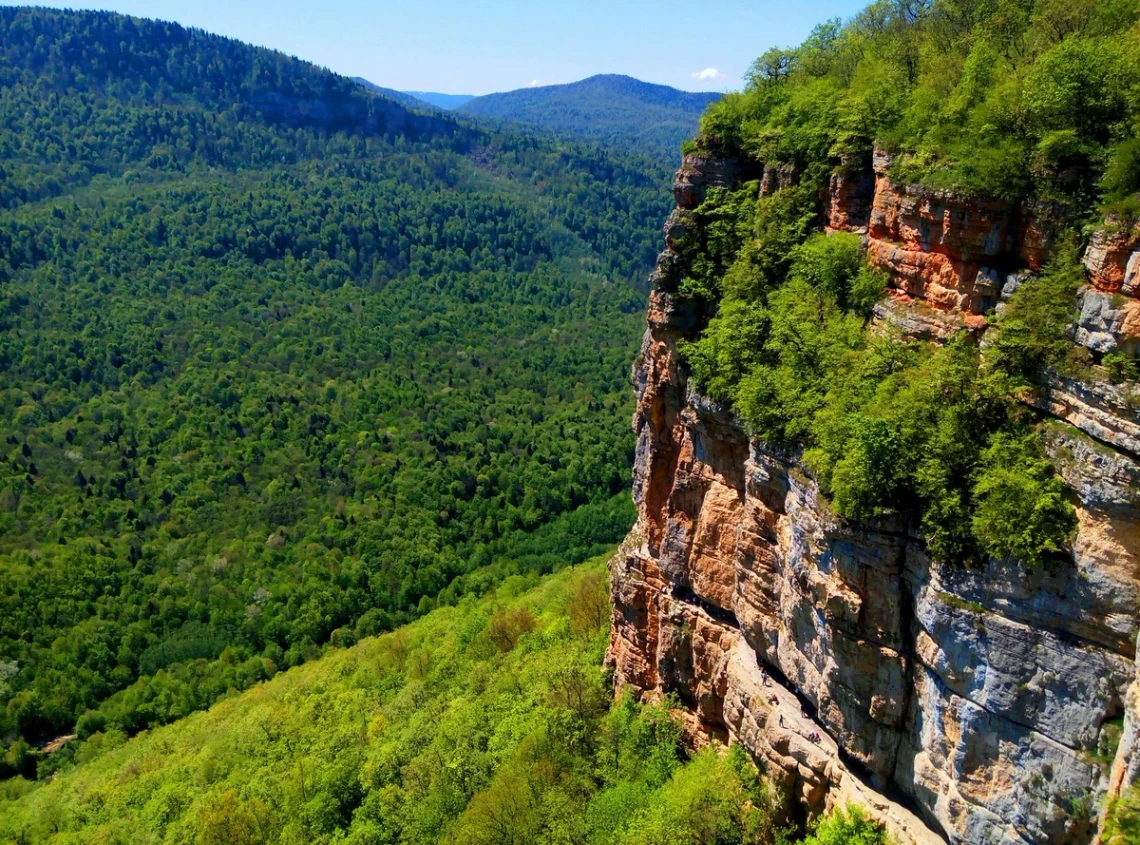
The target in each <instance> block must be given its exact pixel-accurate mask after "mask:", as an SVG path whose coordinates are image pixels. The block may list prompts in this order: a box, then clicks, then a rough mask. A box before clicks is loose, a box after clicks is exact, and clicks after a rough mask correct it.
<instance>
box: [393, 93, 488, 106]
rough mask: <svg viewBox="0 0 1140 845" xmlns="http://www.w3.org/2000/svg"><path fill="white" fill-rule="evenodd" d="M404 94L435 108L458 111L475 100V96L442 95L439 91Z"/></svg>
mask: <svg viewBox="0 0 1140 845" xmlns="http://www.w3.org/2000/svg"><path fill="white" fill-rule="evenodd" d="M403 93H405V94H408V95H410V96H412V97H415V98H416V99H417V100H423V101H424V102H425V103H431V104H432V105H433V106H439V107H440V108H441V109H457V108H459V107H460V106H462V105H464V104H465V103H469V102H471V101H472V100H474V99H475V95H474V94H440V93H439V92H437V91H404V92H403Z"/></svg>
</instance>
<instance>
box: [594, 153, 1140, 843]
mask: <svg viewBox="0 0 1140 845" xmlns="http://www.w3.org/2000/svg"><path fill="white" fill-rule="evenodd" d="M888 165H889V162H888V161H887V160H886V157H885V156H881V155H877V156H876V159H875V169H874V172H873V173H858V172H855V173H846V174H843V175H840V176H837V177H836V178H835V179H833V181H832V184H831V189H830V191H829V195H828V196H827V197H825V198H824V199H825V203H824V207H825V210H826V211H827V213H828V216H829V222H830V226H831V227H832V228H834V229H845V230H852V231H858V232H861V233H863V234H865V235H866V239H867V249H868V255H869V256H870V258H871V260H872V261H873V262H874V263H876V264H878V265H879V266H880V267H882V268H884V269H885V270H887V272H888V273H889V275H890V278H891V280H892V285H893V286H894V294H893V296H892V298H891V299H890V300H889V301H888V302H887V303H885V304H884V306H882V307H881V308H880V311H879V313H878V319H879V320H880V321H890V322H893V323H895V324H897V325H900V326H902V327H903V329H904V331H907V332H909V333H911V334H913V335H916V336H923V337H929V338H933V339H937V338H938V337H944V336H947V335H949V334H950V333H952V332H954V331H957V330H959V329H960V328H962V327H963V326H965V327H967V328H970V329H971V330H974V331H978V332H982V331H984V329H985V319H984V317H982V316H981V312H982V311H984V310H986V309H987V308H989V307H990V306H991V305H993V304H994V303H996V302H997V301H998V300H999V299H1000V298H1001V295H1002V290H1003V289H1005V288H1007V287H1008V286H1009V285H1011V284H1012V285H1016V283H1017V282H1018V279H1019V277H1018V275H1017V271H1018V270H1019V268H1024V267H1034V266H1038V265H1040V264H1041V263H1042V262H1043V261H1044V260H1045V259H1046V258H1047V255H1048V249H1049V237H1048V234H1047V232H1046V231H1045V227H1044V226H1042V225H1041V224H1040V223H1039V222H1038V220H1037V218H1036V217H1035V216H1034V215H1033V214H1032V213H1031V210H1029V209H1024V208H1017V209H1015V208H1010V207H1007V206H1003V205H1001V204H997V203H995V204H988V205H983V204H971V203H969V202H967V201H966V200H964V199H961V198H957V197H953V196H950V195H946V194H935V193H931V192H924V191H921V190H919V189H915V188H909V187H901V186H896V185H894V184H893V183H892V181H891V179H890V176H889V172H888ZM741 171H742V168H741V167H740V166H739V165H738V164H736V163H734V162H727V161H717V160H715V159H710V158H707V157H697V156H691V157H687V158H686V161H685V163H684V166H683V167H682V170H681V172H680V173H679V174H678V179H677V183H676V190H675V194H676V198H677V202H678V212H676V213H674V215H673V216H672V217H671V218H670V223H669V224H668V225H667V227H666V233H667V239H668V240H669V241H670V242H672V240H673V239H675V238H676V237H678V236H679V232H680V231H683V229H684V227H685V226H687V225H689V222H688V220H687V217H686V215H687V214H688V213H689V211H690V210H692V209H694V208H696V206H697V205H699V203H700V202H701V199H702V198H703V196H704V194H705V191H706V190H707V187H708V186H709V185H724V186H731V185H734V184H736V183H737V181H738V180H739V179H740V178H741V175H742V173H741ZM758 176H759V174H753V177H752V178H757V177H758ZM792 179H794V174H789V173H781V172H779V171H777V170H772V171H771V172H764V173H763V178H762V179H761V184H760V190H764V191H770V190H774V189H775V188H776V187H778V186H779V184H780V183H781V181H783V182H784V183H787V182H788V181H790V180H792ZM1138 247H1140V233H1138V232H1123V231H1119V230H1116V231H1113V230H1106V232H1105V233H1104V234H1103V235H1102V236H1098V238H1097V239H1094V241H1093V244H1092V247H1090V249H1089V251H1088V255H1087V257H1086V264H1087V266H1088V268H1089V271H1090V286H1089V289H1088V291H1087V292H1086V293H1084V294H1083V295H1082V296H1083V303H1084V304H1083V311H1082V321H1081V327H1080V330H1079V331H1080V332H1084V334H1080V333H1078V337H1077V340H1078V341H1079V342H1082V343H1085V344H1087V345H1089V346H1090V347H1092V348H1093V349H1094V350H1097V351H1107V350H1111V349H1114V348H1118V347H1123V346H1126V345H1128V344H1132V343H1135V342H1136V340H1137V337H1138V335H1140V331H1138V330H1137V325H1136V314H1137V312H1138V310H1140V304H1138V303H1137V301H1136V298H1135V296H1136V294H1137V287H1138V280H1137V276H1138V266H1140V258H1138V257H1137V256H1138V255H1140V253H1137V252H1136V250H1137V248H1138ZM678 261H679V259H678V258H677V256H676V255H675V254H673V253H672V250H666V253H665V254H664V255H663V257H662V261H661V263H660V264H659V266H658V270H657V272H656V274H655V275H656V278H657V281H658V282H659V286H658V290H656V291H655V292H654V294H653V295H652V297H651V301H650V308H649V320H648V322H649V327H648V331H647V332H646V335H645V339H644V343H643V346H642V350H641V354H640V356H639V358H638V361H637V364H636V366H635V369H634V380H635V386H636V389H637V394H638V408H637V412H636V416H635V419H634V429H635V431H636V433H637V438H638V440H637V461H636V466H635V470H634V497H635V500H636V502H637V506H638V514H639V516H638V521H637V524H636V526H635V527H634V529H633V531H632V533H631V535H630V538H629V540H628V541H627V543H626V544H625V546H624V547H623V550H622V552H621V553H619V555H618V556H617V557H616V558H615V562H614V564H613V572H612V588H613V599H614V626H613V636H612V641H611V647H610V654H609V661H610V663H611V664H612V665H613V667H614V669H615V676H616V682H617V684H618V685H619V686H620V687H623V688H627V689H631V690H633V691H635V692H636V693H638V694H641V695H643V696H647V697H656V696H661V695H664V694H667V693H673V694H675V695H676V696H677V698H678V699H679V701H680V702H681V703H682V704H683V706H684V710H685V714H686V719H687V725H688V734H689V736H690V739H691V741H692V742H694V743H695V744H698V743H701V742H704V741H707V740H708V739H709V738H719V739H721V740H724V741H729V742H735V743H740V744H742V745H744V746H745V747H746V748H747V749H748V750H749V751H750V752H751V753H752V754H753V755H754V757H755V758H756V759H757V760H758V761H759V762H760V763H761V764H762V765H763V766H764V767H765V768H766V769H767V770H768V772H769V773H770V774H771V775H772V776H773V777H774V778H775V779H776V780H777V782H779V783H780V784H781V785H782V786H783V787H785V788H786V790H787V791H788V792H789V794H790V795H792V796H794V797H795V798H796V799H798V804H799V806H800V807H802V808H803V809H804V810H806V811H807V812H809V813H813V814H814V813H818V812H820V811H822V810H823V809H825V808H826V807H828V806H831V805H834V804H841V803H846V802H850V801H857V802H860V803H864V804H867V805H869V806H870V807H871V808H872V809H873V810H874V812H876V813H877V814H878V815H879V816H880V817H881V818H882V819H883V820H884V821H885V822H886V823H887V825H888V826H889V827H890V829H891V830H892V831H893V832H894V833H895V834H896V835H897V836H898V837H899V838H900V839H901V840H902V841H903V842H938V841H942V840H943V839H948V840H950V841H952V842H970V843H973V842H985V843H1044V842H1079V843H1086V842H1090V841H1093V840H1094V839H1095V838H1096V834H1097V828H1098V823H1099V815H1100V812H1101V808H1102V807H1103V804H1104V800H1105V798H1106V797H1107V796H1109V795H1111V794H1116V793H1118V792H1119V791H1120V790H1121V789H1122V788H1124V787H1125V786H1126V785H1128V784H1129V783H1131V782H1132V781H1133V780H1134V779H1136V777H1137V776H1138V774H1140V771H1138V770H1140V685H1138V684H1137V683H1136V677H1137V673H1136V663H1135V660H1136V642H1137V635H1138V633H1140V619H1138V613H1137V609H1138V607H1140V410H1138V408H1137V405H1136V403H1135V400H1134V399H1130V398H1129V397H1128V396H1125V395H1123V394H1122V393H1121V392H1120V391H1119V390H1117V389H1115V388H1112V387H1109V386H1104V385H1100V386H1093V385H1086V384H1080V383H1076V382H1072V381H1069V380H1065V379H1061V378H1055V379H1054V380H1053V382H1052V383H1051V384H1050V385H1049V387H1048V389H1046V390H1043V391H1042V392H1041V393H1040V394H1039V395H1037V396H1033V397H1028V399H1027V401H1030V402H1031V403H1033V404H1034V405H1035V406H1036V407H1037V408H1038V409H1039V410H1040V412H1041V414H1042V417H1043V418H1052V420H1053V422H1052V423H1050V424H1049V426H1048V429H1047V438H1046V439H1047V441H1048V443H1049V446H1050V448H1051V450H1052V452H1053V455H1054V458H1055V460H1056V462H1057V464H1058V466H1059V467H1060V470H1061V472H1062V473H1063V475H1064V477H1065V480H1066V482H1067V483H1068V485H1069V486H1070V487H1071V489H1072V490H1073V491H1074V492H1073V495H1074V499H1075V501H1074V504H1075V506H1076V508H1077V511H1078V514H1079V519H1080V528H1079V531H1078V534H1077V536H1076V539H1075V541H1074V543H1073V548H1072V555H1071V559H1070V560H1069V561H1068V562H1067V564H1066V565H1064V566H1060V567H1057V568H1054V569H1048V570H1027V569H1024V568H1022V567H1020V566H1017V565H1013V564H1009V563H1005V562H998V561H994V562H991V563H990V564H989V565H988V566H985V567H982V568H978V569H964V568H961V567H942V566H938V565H935V564H933V563H932V562H931V561H930V560H929V558H928V557H927V555H926V553H925V549H924V546H923V543H922V540H921V538H920V537H919V536H916V534H915V533H914V532H913V527H912V526H908V525H907V524H905V523H904V522H902V521H890V520H883V521H880V522H876V523H871V524H864V525H852V524H849V523H846V522H844V521H842V520H840V519H838V518H836V517H835V516H834V515H833V514H832V512H831V511H830V509H829V507H828V504H827V502H826V501H825V499H824V498H823V497H822V496H821V495H820V493H819V490H818V488H817V487H816V485H815V484H814V482H813V481H812V480H811V478H810V477H809V475H808V474H807V473H806V472H805V471H804V470H803V468H802V466H801V463H800V457H799V455H797V454H795V453H785V452H781V451H778V450H775V449H773V448H770V447H768V446H766V445H765V444H763V443H760V442H756V441H753V440H750V438H749V437H748V435H747V433H746V432H745V431H744V429H743V427H742V426H741V425H740V423H739V422H738V420H737V419H735V417H734V416H733V415H732V414H731V412H729V411H728V410H727V409H725V408H723V407H720V406H718V405H716V404H715V403H712V402H710V401H708V400H707V399H705V398H704V397H702V396H701V395H700V394H699V393H698V392H697V391H696V390H695V389H694V387H693V385H692V384H691V383H690V381H689V379H688V377H687V373H686V370H685V367H684V365H683V363H682V361H681V360H680V358H679V355H678V342H679V341H680V340H681V339H683V338H684V337H685V336H686V334H687V333H688V332H690V331H691V330H692V328H693V327H694V326H695V325H697V324H698V323H699V317H700V315H699V314H696V313H694V312H693V310H692V309H693V306H692V305H691V304H690V303H689V302H687V301H684V300H681V299H679V298H677V297H676V296H674V294H673V293H671V292H669V289H670V287H671V285H669V284H668V281H669V279H670V278H675V276H676V271H677V268H676V265H677V263H678ZM1100 297H1103V299H1100ZM1090 302H1095V303H1099V304H1095V305H1090V304H1089V303H1090ZM1086 315H1088V319H1087V320H1086ZM1121 315H1123V316H1121ZM1086 323H1087V325H1086ZM815 735H818V736H815ZM813 737H814V738H813Z"/></svg>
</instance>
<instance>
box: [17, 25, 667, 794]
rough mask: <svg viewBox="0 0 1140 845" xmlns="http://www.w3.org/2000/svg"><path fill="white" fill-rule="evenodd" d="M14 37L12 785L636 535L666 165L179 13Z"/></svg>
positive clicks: (32, 30)
mask: <svg viewBox="0 0 1140 845" xmlns="http://www.w3.org/2000/svg"><path fill="white" fill-rule="evenodd" d="M0 49H2V50H3V60H2V62H0V83H2V84H0V121H2V123H3V125H4V127H5V131H4V132H3V133H2V134H0V206H2V207H3V211H2V212H0V426H2V428H3V430H2V431H0V442H2V443H3V449H4V453H3V460H2V461H0V536H2V538H3V539H2V541H0V737H2V738H3V740H4V744H5V746H6V748H7V751H6V753H5V754H2V755H0V760H2V762H0V768H3V770H4V774H6V775H10V774H12V773H13V772H17V771H18V772H23V773H26V774H33V773H34V769H35V766H36V755H35V754H33V753H31V752H30V751H29V746H28V742H26V740H27V741H32V742H34V741H36V740H39V739H41V738H47V737H50V736H52V735H54V734H57V733H66V732H68V731H70V730H72V728H73V726H74V725H75V722H76V720H77V719H79V718H80V717H82V716H84V714H85V713H86V712H87V711H88V710H93V711H98V712H93V713H91V714H90V715H89V716H88V717H87V721H86V722H85V723H84V725H82V726H81V727H82V728H83V730H90V729H92V726H96V725H102V724H110V725H115V726H118V727H120V728H122V729H124V730H126V731H128V732H130V731H135V730H138V729H141V728H145V727H147V726H149V725H153V724H156V723H162V722H165V721H168V720H170V719H173V718H176V717H178V716H181V715H184V714H186V713H187V712H190V711H192V710H194V709H196V708H199V707H202V706H205V705H207V704H209V703H210V702H211V701H213V700H214V699H215V698H216V697H217V696H218V695H220V694H223V693H224V692H225V691H226V690H227V689H232V688H234V687H237V688H241V687H244V686H246V685H248V684H250V683H252V682H254V681H255V680H256V679H257V678H261V677H265V676H267V675H271V674H272V673H273V672H275V671H276V670H277V668H281V667H285V666H290V665H293V664H296V663H299V662H301V661H303V660H305V659H306V658H308V657H311V656H313V655H316V654H318V653H319V652H320V649H321V648H322V646H323V645H324V644H325V643H327V642H328V641H329V640H330V639H331V640H333V641H334V642H336V643H340V644H344V643H349V642H352V641H353V640H354V639H355V638H356V637H359V636H362V635H366V634H372V633H375V632H378V631H383V630H387V629H390V628H392V627H393V626H395V625H397V624H400V623H401V622H403V621H405V620H407V619H410V618H412V617H414V616H416V615H417V614H419V613H421V612H423V611H425V610H427V609H428V608H430V607H432V606H434V605H435V604H437V603H439V602H447V601H453V600H455V599H456V598H457V597H458V596H460V595H462V594H463V593H465V592H468V591H476V592H478V591H480V590H482V589H485V588H486V586H487V585H489V584H492V583H494V582H495V581H497V580H498V579H499V578H500V577H501V576H502V574H503V573H504V572H505V571H506V570H507V569H521V570H527V571H542V570H548V569H549V568H550V567H551V566H552V565H553V563H554V561H555V560H562V561H568V562H574V561H577V560H581V559H583V558H584V557H586V556H588V555H590V554H596V553H597V550H598V549H600V548H602V547H603V546H604V545H605V544H608V543H611V542H613V541H614V540H615V539H616V538H617V537H618V536H620V534H621V533H622V532H623V531H624V530H625V529H626V528H627V527H628V523H629V520H630V517H631V511H630V506H629V504H628V495H627V494H625V493H623V490H624V489H625V488H626V486H627V478H628V465H629V459H630V454H631V449H632V442H631V439H630V436H629V433H628V425H627V421H626V420H627V417H628V413H629V408H630V405H629V398H628V396H627V372H628V362H629V361H630V360H631V358H632V357H633V354H634V352H635V349H636V346H635V337H636V334H637V327H638V324H639V322H640V317H639V315H638V312H639V311H640V309H641V303H642V302H643V299H642V293H641V287H640V284H641V283H640V282H639V281H637V280H639V279H641V278H643V277H644V273H645V269H646V267H647V265H648V264H649V261H650V259H651V255H652V249H653V247H652V241H653V233H654V230H656V229H657V227H658V225H659V220H660V216H661V214H662V211H663V209H662V207H661V195H660V194H661V192H660V190H659V186H658V182H657V176H656V174H647V173H645V172H643V171H642V170H640V169H639V167H638V166H637V165H634V164H630V163H627V162H626V161H624V160H623V159H621V158H620V157H616V156H615V155H614V154H612V153H606V152H604V151H601V150H598V149H596V148H592V147H589V146H584V145H574V144H567V143H561V144H555V143H551V142H548V141H539V140H535V139H533V138H529V137H526V136H523V135H519V134H510V133H505V132H493V131H486V130H483V129H478V128H473V127H470V126H467V125H465V124H463V123H461V122H456V121H455V120H454V119H451V118H447V117H444V116H442V115H438V114H426V113H415V112H411V111H408V110H407V109H405V108H404V107H402V106H401V105H399V104H398V103H395V102H392V101H390V100H387V99H384V98H380V97H376V96H374V95H372V94H369V93H368V92H366V91H365V90H363V89H362V88H361V87H360V86H358V85H357V84H356V83H354V82H352V81H351V80H347V79H343V78H341V77H338V76H335V75H333V74H331V73H329V72H327V71H323V70H320V69H318V68H315V67H313V66H311V65H309V64H306V63H304V62H301V61H297V60H294V59H290V58H287V57H285V56H282V55H280V54H276V53H273V52H270V51H266V50H262V49H257V48H253V47H249V46H246V45H243V44H240V43H238V42H235V41H231V40H228V39H224V38H218V37H215V36H211V35H208V34H206V33H203V32H200V31H196V30H187V29H183V28H181V27H179V26H176V25H173V24H165V23H158V22H153V21H143V20H138V19H132V18H127V17H123V16H118V15H112V14H105V13H79V12H75V13H72V12H54V11H47V10H40V9H35V10H32V9H19V8H4V9H0ZM554 551H557V557H555V556H554V555H553V554H552V553H553V552H554ZM508 561H509V563H508ZM116 693H117V695H116ZM111 696H115V697H114V698H112V699H111V700H110V701H109V703H108V699H109V697H111ZM100 708H102V709H100Z"/></svg>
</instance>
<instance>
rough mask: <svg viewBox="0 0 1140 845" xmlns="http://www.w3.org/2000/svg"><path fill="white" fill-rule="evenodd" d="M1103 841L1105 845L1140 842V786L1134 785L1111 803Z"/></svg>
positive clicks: (1106, 817)
mask: <svg viewBox="0 0 1140 845" xmlns="http://www.w3.org/2000/svg"><path fill="white" fill-rule="evenodd" d="M1101 841H1102V842H1104V843H1105V845H1136V843H1138V842H1140V786H1133V787H1132V788H1131V789H1129V790H1128V791H1127V792H1125V793H1124V794H1123V795H1122V796H1120V797H1119V798H1118V799H1116V800H1115V801H1113V802H1112V803H1111V804H1110V805H1109V807H1108V812H1107V813H1106V814H1105V822H1104V835H1103V836H1102V837H1101Z"/></svg>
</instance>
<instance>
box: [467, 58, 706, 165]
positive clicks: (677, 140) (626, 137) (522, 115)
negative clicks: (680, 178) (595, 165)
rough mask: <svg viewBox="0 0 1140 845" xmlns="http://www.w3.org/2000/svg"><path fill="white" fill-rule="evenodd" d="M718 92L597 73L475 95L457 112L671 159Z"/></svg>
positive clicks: (674, 157) (691, 132)
mask: <svg viewBox="0 0 1140 845" xmlns="http://www.w3.org/2000/svg"><path fill="white" fill-rule="evenodd" d="M720 96H721V95H720V94H715V93H694V92H690V91H680V90H678V89H676V88H670V87H669V86H667V85H654V84H652V83H649V82H642V81H641V80H639V79H634V78H633V77H630V76H621V75H618V74H601V75H598V76H591V77H590V78H589V79H583V80H581V81H580V82H571V83H570V84H568V85H545V86H541V87H538V88H520V89H519V90H517V91H507V92H505V93H502V94H488V95H486V96H483V97H475V98H474V99H472V100H470V101H469V102H467V103H465V104H464V105H462V106H460V107H459V108H458V109H457V111H458V112H459V113H461V114H468V115H474V116H478V117H484V118H493V119H496V120H506V121H511V122H514V123H521V124H525V125H528V126H535V127H539V128H541V129H546V130H550V131H553V132H556V133H567V132H569V133H574V134H577V135H581V136H585V137H588V138H592V139H594V140H596V141H600V142H602V143H605V144H608V145H611V146H615V147H620V148H623V149H627V150H636V151H637V152H638V153H641V154H650V155H654V156H656V157H658V158H659V159H664V160H667V161H669V162H672V161H673V160H675V159H676V158H677V157H678V155H679V152H678V150H679V148H680V145H681V142H682V141H684V140H685V139H686V138H690V137H692V136H693V134H694V133H695V132H696V131H697V124H698V122H699V121H700V116H701V113H702V112H703V111H704V110H705V108H706V107H707V106H708V105H709V104H710V103H713V102H715V101H717V100H719V99H720Z"/></svg>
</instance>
